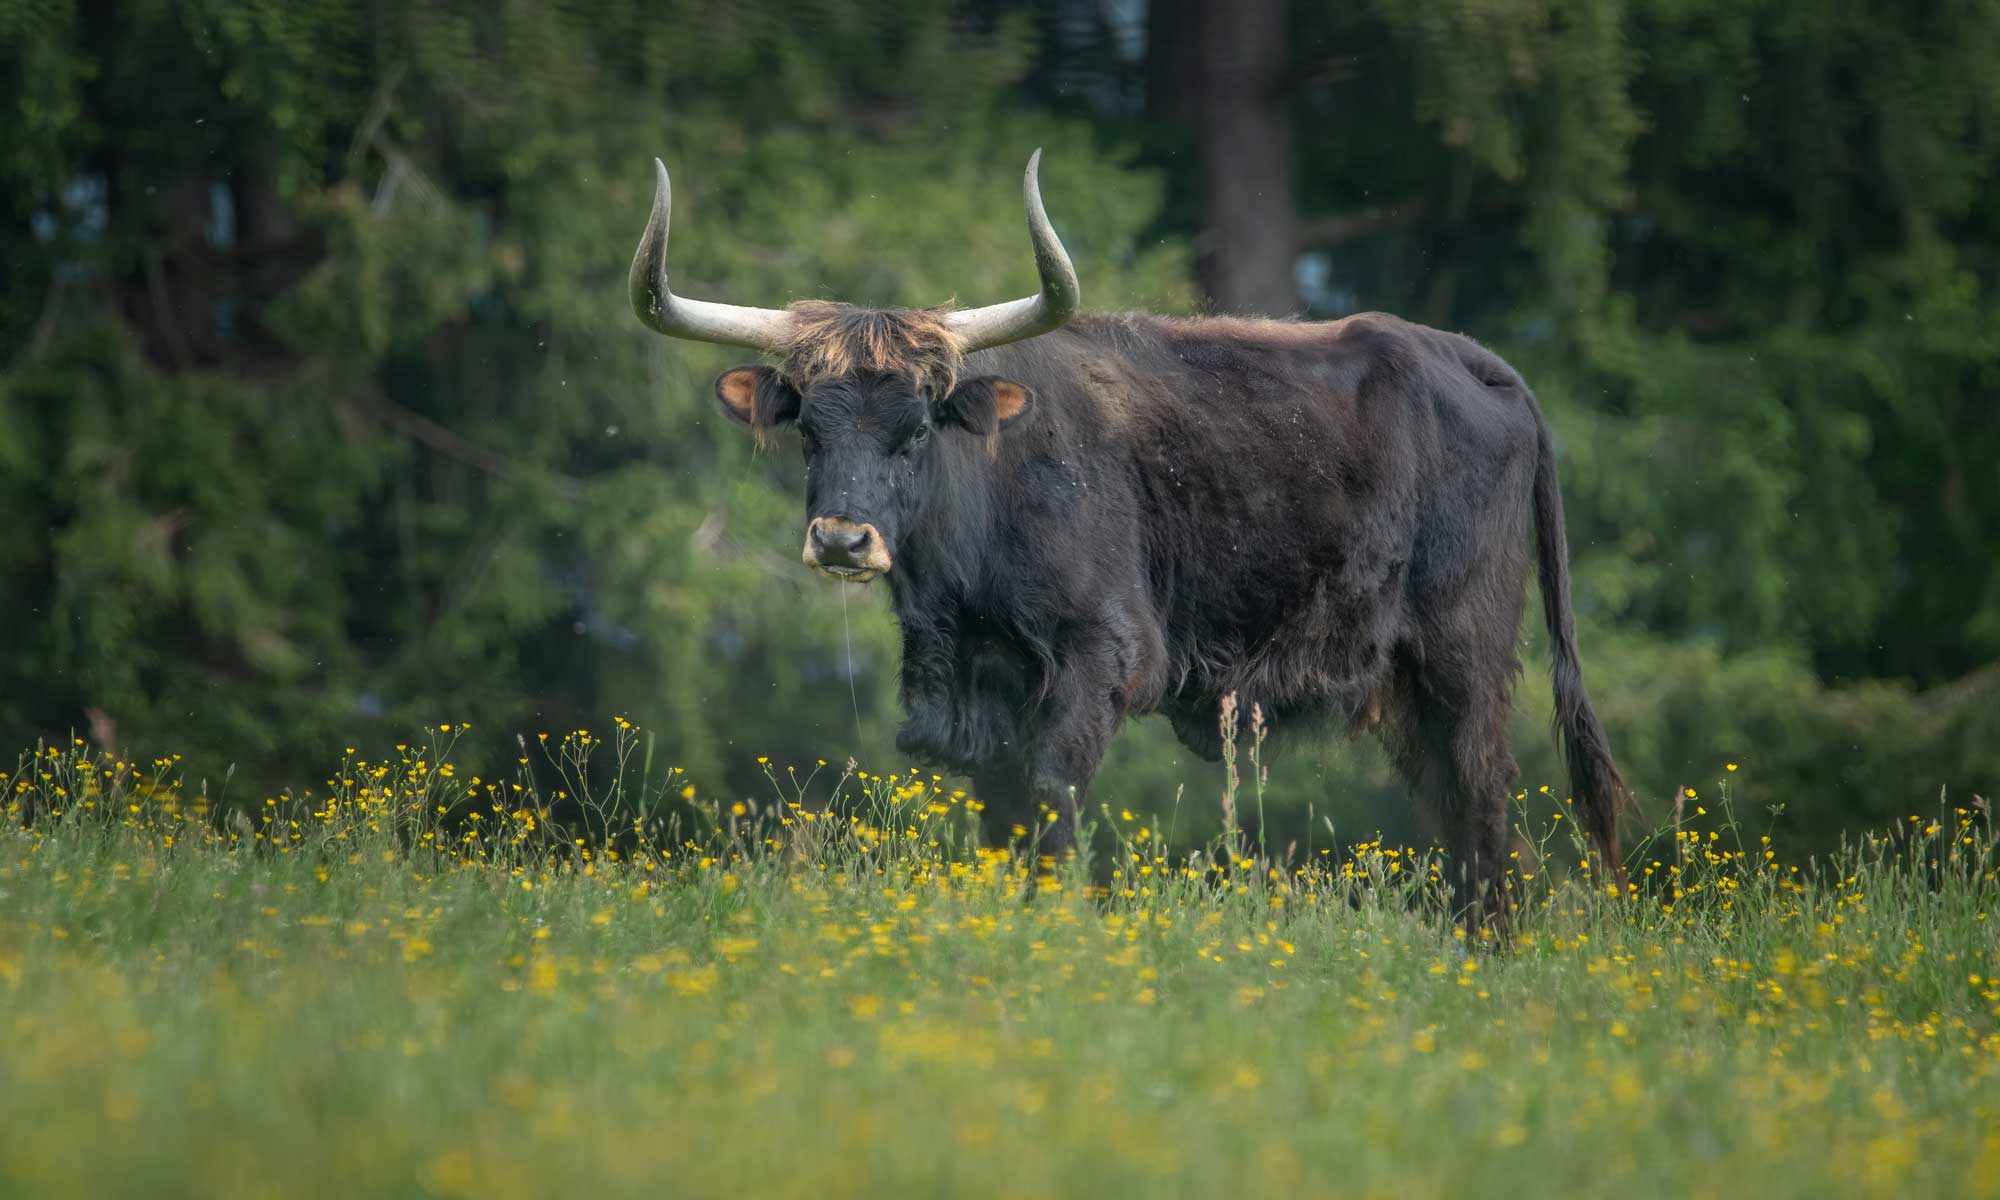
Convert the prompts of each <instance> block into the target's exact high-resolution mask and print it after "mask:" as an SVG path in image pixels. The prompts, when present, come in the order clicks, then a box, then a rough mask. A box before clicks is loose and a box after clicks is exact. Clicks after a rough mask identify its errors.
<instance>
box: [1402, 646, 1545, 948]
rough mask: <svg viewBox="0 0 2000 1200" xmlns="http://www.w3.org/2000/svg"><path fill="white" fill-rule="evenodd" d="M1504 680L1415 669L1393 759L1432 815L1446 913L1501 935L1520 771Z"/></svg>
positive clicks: (1406, 685)
mask: <svg viewBox="0 0 2000 1200" xmlns="http://www.w3.org/2000/svg"><path fill="white" fill-rule="evenodd" d="M1508 683H1509V680H1508V679H1507V678H1506V677H1501V678H1498V679H1493V678H1479V677H1473V676H1472V675H1471V673H1469V672H1439V671H1437V670H1436V669H1434V668H1433V669H1431V670H1429V671H1415V672H1410V673H1408V674H1406V676H1405V679H1404V681H1403V683H1402V685H1401V687H1400V688H1399V691H1400V693H1401V694H1400V696H1399V701H1400V703H1399V711H1398V712H1397V713H1396V721H1395V728H1394V731H1393V734H1392V736H1391V737H1390V738H1389V739H1388V741H1389V748H1390V752H1391V755H1392V756H1393V757H1394V759H1395V761H1396V765H1397V768H1398V769H1399V770H1400V771H1401V772H1402V775H1403V778H1404V779H1405V780H1407V781H1408V782H1409V784H1410V787H1411V789H1412V790H1413V791H1415V792H1416V793H1417V795H1418V797H1419V799H1420V800H1421V802H1422V803H1423V804H1424V805H1425V807H1426V808H1427V809H1428V810H1429V812H1430V813H1431V814H1432V816H1433V818H1434V819H1435V820H1436V822H1437V825H1438V831H1439V834H1440V835H1441V837H1442V840H1443V842H1444V847H1445V854H1446V861H1445V872H1446V877H1447V879H1448V881H1449V883H1450V886H1451V897H1452V915H1453V918H1454V919H1455V920H1457V921H1460V922H1462V923H1463V924H1464V925H1465V926H1466V928H1467V929H1468V930H1470V931H1473V932H1477V931H1478V930H1481V929H1485V930H1488V931H1490V933H1491V934H1492V935H1493V936H1495V937H1498V938H1505V937H1506V936H1507V930H1508V925H1509V923H1510V917H1511V915H1512V908H1511V899H1510V895H1509V889H1508V883H1509V876H1508V874H1507V854H1506V851H1507V796H1508V788H1509V787H1510V786H1511V785H1512V784H1513V782H1514V778H1515V776H1516V775H1517V774H1518V773H1519V768H1518V767H1516V766H1515V764H1514V758H1513V756H1512V755H1511V754H1510V753H1508V750H1507V733H1506V720H1507V695H1508V686H1507V685H1508Z"/></svg>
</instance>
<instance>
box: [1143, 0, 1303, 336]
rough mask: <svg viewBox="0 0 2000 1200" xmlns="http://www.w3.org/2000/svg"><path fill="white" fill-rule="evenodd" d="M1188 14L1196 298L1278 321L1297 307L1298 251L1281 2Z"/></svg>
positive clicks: (1249, 0)
mask: <svg viewBox="0 0 2000 1200" xmlns="http://www.w3.org/2000/svg"><path fill="white" fill-rule="evenodd" d="M1197 7H1198V9H1199V16H1200V30H1201V37H1200V41H1199V47H1198V51H1197V53H1198V55H1199V58H1198V61H1197V62H1196V63H1195V79H1194V83H1195V85H1196V86H1195V89H1194V91H1195V96H1196V106H1197V111H1196V113H1195V120H1196V122H1197V124H1198V128H1197V132H1198V133H1199V135H1200V139H1201V153H1202V172H1203V186H1202V193H1203V204H1204V210H1205V220H1204V225H1205V228H1204V229H1203V232H1202V235H1201V239H1200V242H1199V243H1198V249H1199V253H1198V261H1197V271H1198V273H1199V276H1200V281H1201V286H1202V290H1203V291H1205V292H1206V293H1207V294H1208V298H1209V301H1210V303H1212V304H1213V305H1214V306H1215V307H1216V308H1217V309H1220V310H1222V311H1225V312H1240V313H1262V314H1265V315H1267V316H1283V315H1286V314H1289V313H1291V312H1294V311H1295V310H1296V309H1297V308H1298V285H1297V281H1296V278H1295V276H1294V274H1293V264H1294V263H1295V261H1296V260H1297V258H1298V252H1299V214H1298V208H1297V206H1296V203H1295V201H1294V199H1293V190H1292V131H1291V124H1290V121H1289V119H1288V115H1287V113H1286V109H1285V102H1284V93H1283V86H1282V85H1283V81H1284V74H1285V68H1286V64H1287V48H1286V42H1285V34H1286V20H1285V15H1286V14H1285V0H1235V2H1234V3H1230V4H1223V3H1220V2H1218V0H1205V2H1204V0H1197ZM1155 78H1156V79H1157V78H1158V76H1157V74H1156V76H1155Z"/></svg>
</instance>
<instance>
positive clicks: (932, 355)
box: [783, 300, 964, 396]
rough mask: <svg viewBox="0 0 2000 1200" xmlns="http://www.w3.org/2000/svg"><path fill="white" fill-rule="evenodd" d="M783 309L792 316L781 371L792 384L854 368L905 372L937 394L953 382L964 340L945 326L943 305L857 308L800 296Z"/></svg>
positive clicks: (809, 383)
mask: <svg viewBox="0 0 2000 1200" xmlns="http://www.w3.org/2000/svg"><path fill="white" fill-rule="evenodd" d="M785 311H786V312H788V313H790V314H791V317H792V328H791V334H790V336H789V337H788V338H787V339H786V342H785V347H784V351H783V353H784V367H783V371H784V375H785V378H786V379H787V380H788V381H789V382H790V383H791V384H792V386H793V387H795V388H798V389H800V390H804V389H805V388H808V387H810V386H812V384H814V383H815V382H817V381H819V380H821V379H827V378H831V377H834V376H839V375H851V374H853V373H855V372H856V371H889V372H894V373H896V374H899V375H908V376H909V377H910V378H911V379H912V380H914V381H915V382H916V383H917V384H919V385H923V384H929V385H930V386H931V387H932V388H933V389H935V392H936V394H937V395H940V396H941V395H943V394H945V393H946V392H949V391H950V390H951V389H952V387H953V386H954V385H955V384H956V383H957V382H958V367H959V363H960V362H961V361H962V360H963V358H964V343H963V342H961V341H960V339H959V336H958V334H957V333H956V332H954V331H953V330H952V328H951V327H950V326H949V325H948V324H946V322H945V315H946V313H947V312H948V311H949V310H947V309H942V308H896V309H880V308H856V307H855V306H854V305H851V304H837V303H834V302H832V301H828V300H801V301H798V302H797V303H795V304H791V305H789V306H787V307H786V309H785Z"/></svg>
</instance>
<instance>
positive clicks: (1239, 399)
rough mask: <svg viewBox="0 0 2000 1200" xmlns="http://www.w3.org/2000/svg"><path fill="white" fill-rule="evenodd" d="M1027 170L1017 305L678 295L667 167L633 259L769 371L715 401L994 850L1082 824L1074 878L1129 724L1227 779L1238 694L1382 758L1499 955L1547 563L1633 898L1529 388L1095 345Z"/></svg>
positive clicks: (1205, 346)
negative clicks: (1160, 717) (1523, 631)
mask: <svg viewBox="0 0 2000 1200" xmlns="http://www.w3.org/2000/svg"><path fill="white" fill-rule="evenodd" d="M1039 160H1040V153H1039V152H1037V154H1036V156H1035V158H1034V159H1031V160H1030V161H1029V163H1028V172H1027V178H1026V182H1025V191H1026V197H1027V208H1028V229H1029V234H1030V237H1031V239H1032V241H1033V245H1034V251H1035V263H1036V266H1037V268H1038V269H1039V271H1040V274H1041V279H1042V288H1041V292H1040V293H1039V294H1038V295H1035V296H1031V297H1028V298H1026V299H1022V300H1015V301H1012V302H1010V303H1006V304H998V305H992V306H989V307H985V308H977V309H972V310H969V311H949V310H945V309H917V310H907V309H891V310H882V309H864V308H855V307H852V306H849V305H845V304H831V303H823V302H811V303H799V304H794V305H792V306H790V307H789V308H785V309H781V310H773V309H755V308H739V307H736V306H733V305H722V304H710V303H705V302H702V301H695V300H688V299H684V298H682V297H678V296H675V295H674V294H673V292H672V291H671V290H670V289H669V288H668V286H667V275H666V248H667V230H668V222H669V217H670V212H671V203H672V201H671V193H670V190H669V184H668V180H667V173H666V168H665V167H664V166H660V167H659V179H658V183H659V190H658V195H657V197H656V199H655V201H654V206H653V216H652V221H651V223H650V224H648V226H647V228H646V233H645V236H644V238H643V240H642V241H641V242H640V245H639V251H638V254H637V256H636V257H635V258H634V259H633V262H632V276H631V290H632V303H633V306H634V308H635V309H636V310H637V311H638V314H639V316H640V318H641V319H642V320H644V321H645V322H646V323H647V324H648V325H650V326H651V327H653V328H654V329H656V330H658V331H659V332H661V333H664V334H668V335H670V336H674V337H687V338H697V339H700V340H703V341H711V342H724V343H730V344H735V345H741V346H749V347H752V348H755V349H758V350H763V351H767V352H769V353H771V354H773V355H775V356H776V357H777V364H776V365H775V366H771V365H754V366H744V367H737V368H735V369H734V370H731V371H727V372H725V373H723V375H722V376H721V378H720V379H718V380H717V381H716V387H715V390H716V396H717V398H718V399H719V401H720V402H721V406H722V410H723V412H724V413H726V414H728V415H729V416H730V417H732V418H734V419H735V420H737V421H740V422H742V423H744V424H746V425H748V426H749V427H750V428H751V430H752V431H753V432H754V433H755V434H756V435H757V436H758V437H759V438H760V439H762V438H764V437H765V436H766V434H767V433H768V431H770V430H772V429H774V428H776V427H779V426H793V427H795V428H796V429H797V430H798V433H799V437H800V441H801V444H802V448H803V450H804V453H805V460H806V535H805V546H804V551H803V555H804V558H805V561H806V563H807V565H809V566H812V567H816V568H818V569H820V570H822V571H826V572H829V573H831V574H834V575H838V576H841V577H843V578H845V579H848V580H851V581H857V582H865V581H867V580H871V579H874V578H877V577H886V578H887V579H888V581H889V587H890V592H891V594H892V596H893V599H894V604H895V610H896V616H897V619H898V620H899V621H900V622H901V625H902V632H903V667H902V677H901V696H902V704H903V710H904V714H905V720H904V724H903V727H902V731H901V733H900V734H899V736H898V739H897V744H898V745H899V746H900V747H902V748H903V749H904V750H906V751H908V752H911V753H914V754H917V755H920V756H923V757H925V758H927V759H930V760H932V761H934V762H936V763H938V764H941V765H943V766H946V767H949V768H952V769H954V770H960V771H965V772H969V773H970V774H971V775H972V777H973V780H974V785H975V788H976V789H977V792H978V794H979V796H980V797H981V798H982V799H983V800H984V801H985V803H986V805H987V812H988V820H989V825H988V828H989V832H991V833H994V834H996V835H998V836H1003V837H1004V836H1005V834H1006V832H1007V831H1009V830H1010V828H1011V827H1012V826H1014V825H1015V824H1021V825H1025V826H1033V825H1035V824H1036V818H1037V816H1038V814H1040V813H1041V812H1042V811H1043V810H1044V808H1047V809H1052V810H1054V811H1056V812H1058V813H1060V814H1062V816H1063V818H1064V819H1062V820H1060V821H1058V822H1057V823H1056V824H1055V825H1054V828H1053V829H1051V830H1050V831H1049V832H1048V833H1047V834H1046V835H1045V840H1044V842H1043V847H1044V849H1060V848H1062V847H1064V846H1065V845H1066V844H1067V839H1068V838H1069V837H1070V836H1071V830H1072V829H1073V827H1074V815H1075V812H1076V804H1077V802H1078V800H1079V799H1080V798H1081V797H1082V795H1083V793H1084V790H1085V789H1086V788H1087V787H1088V786H1089V784H1090V780H1091V777H1092V776H1093V775H1095V774H1096V772H1097V768H1098V764H1099V762H1100V761H1101V759H1102V757H1103V754H1104V751H1105V747H1106V745H1107V744H1108V743H1109V741H1110V740H1111V736H1112V733H1113V732H1114V731H1115V730H1116V729H1117V728H1118V725H1119V723H1120V722H1121V721H1123V720H1124V719H1125V718H1127V717H1130V716H1136V715H1139V714H1142V713H1149V712H1155V711H1159V712H1164V713H1165V714H1166V715H1167V716H1168V718H1169V719H1170V720H1171V721H1172V722H1173V725H1174V729H1175V731H1176V733H1178V734H1179V736H1180V738H1181V740H1182V741H1183V742H1185V743H1186V744H1187V745H1188V746H1189V747H1190V748H1192V749H1193V750H1195V751H1196V752H1197V753H1199V754H1202V755H1204V756H1207V757H1210V758H1213V757H1215V756H1216V755H1217V754H1218V753H1219V750H1220V744H1219V735H1218V733H1217V730H1216V716H1217V711H1218V707H1219V704H1220V702H1221V699H1222V697H1223V696H1225V695H1227V694H1229V693H1232V692H1234V693H1236V694H1237V695H1238V696H1239V697H1240V698H1241V700H1242V702H1243V703H1244V704H1245V705H1246V706H1247V705H1248V704H1250V703H1252V702H1255V703H1259V704H1261V705H1262V706H1263V708H1264V711H1265V712H1266V713H1268V714H1270V718H1271V720H1272V721H1273V722H1274V723H1275V724H1277V725H1279V726H1286V727H1290V726H1297V725H1302V724H1308V723H1317V724H1321V725H1332V726H1337V727H1344V728H1350V729H1351V728H1357V727H1362V726H1377V725H1379V728H1380V731H1381V734H1382V737H1383V740H1384V742H1385V744H1386V745H1387V747H1388V749H1389V753H1390V754H1391V756H1392V757H1393V759H1394V761H1395V763H1396V766H1397V768H1398V769H1399V770H1400V772H1401V773H1402V775H1403V776H1404V778H1405V779H1407V780H1408V781H1409V783H1410V785H1411V787H1412V788H1413V789H1414V790H1416V791H1417V792H1418V793H1419V794H1420V795H1421V796H1422V798H1423V800H1424V801H1425V802H1426V803H1427V805H1428V807H1429V809H1430V810H1431V812H1432V813H1434V814H1435V816H1436V818H1437V820H1438V822H1439V824H1440V825H1441V828H1442V832H1443V834H1444V837H1445V840H1446V844H1447V849H1448V851H1449V853H1450V854H1451V855H1452V856H1453V860H1454V862H1455V869H1454V871H1453V875H1454V879H1455V886H1456V889H1457V893H1458V899H1459V903H1460V905H1461V907H1462V908H1464V909H1466V910H1468V912H1470V909H1471V906H1472V905H1474V904H1475V903H1477V904H1479V905H1480V906H1481V912H1482V913H1483V915H1484V916H1485V917H1487V918H1488V919H1491V920H1494V921H1496V922H1504V920H1505V904H1504V901H1503V900H1502V899H1501V897H1502V895H1503V886H1502V885H1503V883H1504V871H1503V866H1502V864H1503V861H1504V858H1505V844H1506V828H1507V795H1508V789H1509V786H1510V784H1511V783H1512V782H1513V779H1514V777H1515V775H1516V774H1517V769H1516V767H1515V764H1514V760H1513V758H1512V756H1511V755H1510V753H1509V752H1508V748H1507V742H1506V735H1505V725H1506V713H1507V707H1508V697H1509V693H1510V692H1511V690H1512V687H1513V682H1514V679H1515V677H1516V675H1517V674H1518V673H1519V670H1520V663H1519V661H1518V660H1517V659H1516V657H1515V653H1514V650H1515V639H1516V635H1517V631H1518V630H1519V628H1520V616H1521V607H1522V604H1523V600H1524V596H1525V591H1526V578H1527V568H1528V561H1529V556H1528V546H1529V545H1530V544H1531V543H1532V545H1533V546H1534V547H1535V554H1536V559H1537V562H1538V565H1539V578H1540V584H1541V593H1542V601H1543V608H1544V616H1545V618H1546V620H1547V623H1548V629H1549V635H1550V643H1551V647H1552V649H1553V654H1554V683H1555V696H1556V728H1557V732H1558V735H1559V738H1560V740H1561V742H1562V744H1563V747H1564V750H1565V752H1566V755H1567V759H1568V764H1569V771H1570V780H1571V786H1572V790H1573V792H1574V795H1575V800H1576V805H1577V809H1578V812H1579V814H1580V815H1581V817H1582V819H1583V822H1584V824H1585V826H1586V828H1587V829H1588V830H1589V832H1590V834H1591V837H1592V838H1593V840H1594V844H1595V847H1596V849H1597V851H1598V853H1599V854H1600V855H1601V857H1602V858H1603V860H1604V861H1605V862H1606V863H1607V864H1609V865H1610V867H1611V868H1612V871H1613V873H1614V874H1619V872H1618V864H1619V857H1618V814H1619V810H1620V807H1621V804H1622V802H1623V797H1624V785H1623V783H1622V782H1621V781H1620V779H1619V775H1618V770H1617V768H1616V766H1614V765H1613V763H1612V760H1611V756H1610V753H1609V751H1608V750H1607V748H1606V743H1605V737H1604V731H1603V728H1602V726H1601V725H1600V724H1599V722H1598V719H1597V715H1596V713H1595V712H1594V711H1593V710H1592V708H1591V704H1590V700H1589V697H1588V696H1587V695H1586V694H1585V692H1584V688H1583V676H1582V673H1581V670H1580V668H1579V666H1578V660H1577V651H1576V631H1575V623H1574V620H1573V618H1572V615H1571V610H1570V597H1569V571H1568V562H1567V550H1566V547H1565V539H1564V533H1563V515H1562V498H1561V496H1560V494H1559V493H1558V491H1557V488H1556V460H1555V451H1554V449H1553V448H1552V446H1551V445H1550V440H1549V431H1548V426H1547V425H1546V424H1545V423H1544V421H1543V419H1542V415H1541V410H1540V408H1539V406H1538V405H1537V404H1536V402H1535V398H1534V395H1533V394H1532V393H1531V392H1530V391H1529V390H1528V388H1527V385H1526V384H1524V383H1523V382H1522V381H1521V378H1520V376H1518V375H1517V374H1515V372H1514V371H1513V369H1512V368H1510V367H1509V366H1508V365H1507V364H1506V363H1505V362H1503V361H1502V360H1501V359H1500V358H1499V357H1498V356H1496V355H1494V354H1493V353H1492V352H1490V351H1488V350H1486V349H1485V348H1484V347H1482V346H1480V345H1479V344H1478V343H1476V342H1474V341H1472V340H1471V339H1469V338H1466V337H1462V336H1459V335H1458V334H1453V333H1444V332H1441V331H1439V330H1436V329H1430V328H1426V327H1425V326H1421V325H1413V324H1410V323H1409V322H1407V321H1403V320H1400V319H1398V318H1396V317H1391V316H1385V315H1382V314H1379V313H1364V314H1361V315H1357V316H1352V317H1347V318H1345V319H1343V320H1338V321H1330V322H1326V323H1324V324H1300V323H1292V322H1280V321H1257V320H1233V319H1205V320H1175V319H1169V318H1165V317H1157V316H1152V315H1148V314H1145V313H1124V314H1117V315H1095V314H1093V315H1084V316H1075V315H1074V314H1075V310H1076V307H1077V296H1078V288H1077V282H1076V274H1075V272H1074V270H1073V269H1072V268H1071V266H1070V261H1069V256H1068V255H1067V254H1066V253H1065V252H1064V250H1063V246H1062V243H1061V242H1060V241H1058V240H1057V238H1056V235H1055V231H1054V229H1053V228H1052V227H1051V226H1050V224H1049V221H1048V217H1047V215H1046V214H1045V213H1044V211H1043V209H1042V201H1041V194H1040V190H1039V188H1038V186H1037V182H1036V169H1037V165H1038V163H1039ZM656 165H657V164H656ZM1072 318H1074V319H1072ZM1621 878H1622V876H1621ZM1475 915H1476V914H1475Z"/></svg>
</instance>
